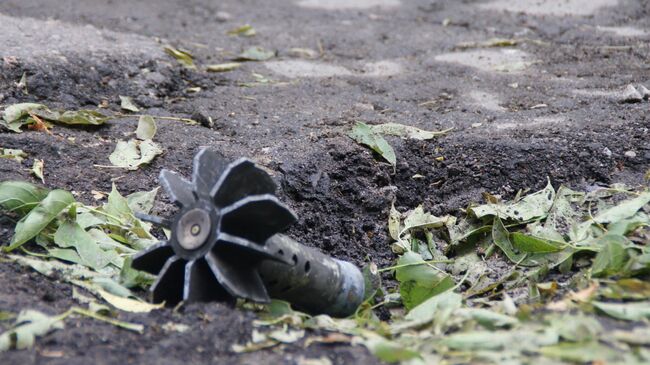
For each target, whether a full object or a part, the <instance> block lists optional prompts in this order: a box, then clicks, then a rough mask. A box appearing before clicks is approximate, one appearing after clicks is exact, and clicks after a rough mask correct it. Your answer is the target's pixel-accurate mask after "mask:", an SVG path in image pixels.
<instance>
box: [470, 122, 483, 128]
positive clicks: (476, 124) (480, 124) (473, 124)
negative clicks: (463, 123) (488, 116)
mask: <svg viewBox="0 0 650 365" xmlns="http://www.w3.org/2000/svg"><path fill="white" fill-rule="evenodd" d="M482 125H483V123H472V128H478V127H480V126H482Z"/></svg>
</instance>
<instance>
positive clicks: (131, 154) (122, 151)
mask: <svg viewBox="0 0 650 365" xmlns="http://www.w3.org/2000/svg"><path fill="white" fill-rule="evenodd" d="M162 153H163V150H162V148H160V146H159V145H158V144H156V143H155V142H153V141H152V140H149V139H147V140H144V141H138V140H135V139H132V140H129V141H128V142H125V141H118V142H117V145H116V146H115V151H113V153H111V155H110V156H109V157H108V159H109V160H110V161H111V163H112V164H113V165H114V166H117V167H122V168H126V169H129V170H137V169H138V168H139V167H140V166H142V165H145V164H148V163H151V161H153V159H154V158H155V157H156V156H158V155H160V154H162Z"/></svg>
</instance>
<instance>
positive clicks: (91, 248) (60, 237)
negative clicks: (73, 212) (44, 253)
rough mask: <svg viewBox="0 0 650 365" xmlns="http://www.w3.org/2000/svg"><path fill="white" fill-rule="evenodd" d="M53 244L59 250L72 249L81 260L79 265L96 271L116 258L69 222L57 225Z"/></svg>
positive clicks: (111, 252) (115, 254)
mask: <svg viewBox="0 0 650 365" xmlns="http://www.w3.org/2000/svg"><path fill="white" fill-rule="evenodd" d="M54 243H56V244H57V245H58V246H59V247H61V248H71V247H72V248H74V249H75V250H76V251H77V253H78V254H79V257H80V258H81V263H82V264H83V265H85V266H88V267H90V268H92V269H94V270H97V271H99V270H100V269H102V268H104V267H105V266H106V265H108V264H109V263H110V262H111V261H112V260H113V259H114V257H115V256H117V253H115V251H104V250H102V249H101V248H100V247H99V245H98V244H97V242H96V241H95V240H94V239H93V238H92V236H90V235H89V234H88V232H86V231H84V230H83V228H81V227H80V226H79V225H78V224H77V223H76V222H72V221H69V220H66V221H64V222H63V223H62V224H60V225H59V228H58V229H57V230H56V233H55V234H54Z"/></svg>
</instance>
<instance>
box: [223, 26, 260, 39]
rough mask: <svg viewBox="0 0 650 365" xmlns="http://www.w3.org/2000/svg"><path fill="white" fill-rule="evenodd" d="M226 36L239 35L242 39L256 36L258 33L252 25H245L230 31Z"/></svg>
mask: <svg viewBox="0 0 650 365" xmlns="http://www.w3.org/2000/svg"><path fill="white" fill-rule="evenodd" d="M226 34H228V35H238V36H242V37H252V36H254V35H255V34H257V32H256V31H255V28H253V26H252V25H250V24H244V25H242V26H240V27H237V28H235V29H231V30H229V31H228V33H226Z"/></svg>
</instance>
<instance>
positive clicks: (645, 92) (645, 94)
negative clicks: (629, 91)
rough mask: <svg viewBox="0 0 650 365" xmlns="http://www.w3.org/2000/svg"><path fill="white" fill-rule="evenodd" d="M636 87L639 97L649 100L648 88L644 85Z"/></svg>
mask: <svg viewBox="0 0 650 365" xmlns="http://www.w3.org/2000/svg"><path fill="white" fill-rule="evenodd" d="M638 86H639V87H638V90H639V93H641V96H642V97H643V100H648V99H650V90H648V88H647V87H645V86H644V85H640V84H639V85H638Z"/></svg>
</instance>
